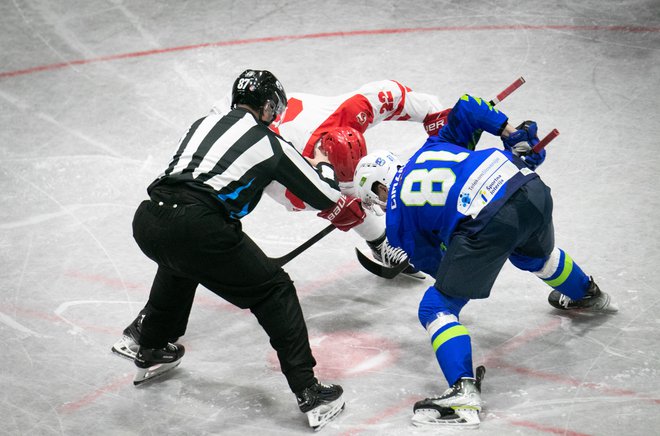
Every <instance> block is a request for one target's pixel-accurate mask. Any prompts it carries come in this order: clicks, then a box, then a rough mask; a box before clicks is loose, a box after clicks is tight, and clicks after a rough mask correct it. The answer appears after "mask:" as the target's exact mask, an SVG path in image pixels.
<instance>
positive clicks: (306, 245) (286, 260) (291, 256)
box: [272, 224, 336, 266]
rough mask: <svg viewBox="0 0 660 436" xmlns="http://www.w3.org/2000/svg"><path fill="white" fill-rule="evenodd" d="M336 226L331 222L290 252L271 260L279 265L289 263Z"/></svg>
mask: <svg viewBox="0 0 660 436" xmlns="http://www.w3.org/2000/svg"><path fill="white" fill-rule="evenodd" d="M334 229H336V227H335V226H334V225H333V224H330V225H328V226H327V227H326V228H324V229H323V230H321V231H320V232H318V233H317V234H315V235H314V236H312V237H311V238H309V239H308V240H307V241H305V242H303V243H302V244H301V245H300V246H299V247H297V248H295V249H294V250H292V251H291V252H290V253H287V254H285V255H284V256H282V257H277V258H273V259H272V260H273V262H275V263H276V264H278V265H279V266H284V265H286V264H287V263H289V262H290V261H291V260H292V259H294V258H295V257H297V256H298V255H299V254H300V253H302V252H303V251H305V250H307V249H308V248H309V247H311V246H312V245H314V244H316V243H317V242H318V241H320V240H321V239H323V238H324V237H325V235H327V234H328V233H330V232H332V231H333V230H334Z"/></svg>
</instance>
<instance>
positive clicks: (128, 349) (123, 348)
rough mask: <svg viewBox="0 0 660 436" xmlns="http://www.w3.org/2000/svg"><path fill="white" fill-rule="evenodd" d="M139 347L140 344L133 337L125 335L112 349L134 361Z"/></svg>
mask: <svg viewBox="0 0 660 436" xmlns="http://www.w3.org/2000/svg"><path fill="white" fill-rule="evenodd" d="M138 348H140V346H139V345H138V344H137V343H136V342H135V341H134V340H133V338H131V337H128V336H126V335H124V336H122V338H121V339H120V340H118V341H117V342H115V344H114V345H113V346H112V349H111V350H112V352H113V353H114V354H115V355H117V356H119V357H123V358H124V359H128V360H131V361H133V360H135V356H137V352H138Z"/></svg>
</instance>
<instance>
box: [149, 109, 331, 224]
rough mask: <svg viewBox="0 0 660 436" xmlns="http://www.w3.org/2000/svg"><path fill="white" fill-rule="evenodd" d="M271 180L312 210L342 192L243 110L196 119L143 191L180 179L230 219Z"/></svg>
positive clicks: (249, 207) (247, 210) (244, 211)
mask: <svg viewBox="0 0 660 436" xmlns="http://www.w3.org/2000/svg"><path fill="white" fill-rule="evenodd" d="M272 181H277V182H279V183H281V184H282V185H284V186H286V187H287V188H288V189H289V190H290V191H291V192H293V194H295V195H296V196H297V197H298V198H300V199H302V200H303V201H304V202H305V203H307V204H309V205H310V206H312V207H313V208H315V209H318V210H323V209H327V208H329V207H331V206H333V205H334V204H335V203H336V202H337V200H339V197H340V196H341V193H340V192H339V189H338V187H337V186H336V184H335V182H334V181H328V180H326V179H323V178H322V177H321V176H320V175H319V174H318V173H317V172H316V170H315V169H314V168H313V167H312V166H311V165H310V164H309V163H308V162H307V160H306V159H305V158H304V157H303V156H302V155H301V154H300V153H299V152H298V151H297V150H296V149H295V148H294V147H293V145H292V144H290V143H289V142H287V141H285V140H284V139H282V138H281V137H280V136H278V135H277V134H276V133H274V132H273V131H271V130H270V129H269V128H268V127H267V126H266V125H264V124H262V123H260V122H258V121H257V120H256V118H255V117H254V116H253V115H252V114H251V113H250V112H249V111H248V110H246V109H243V108H236V109H233V110H232V111H230V112H229V113H227V114H226V115H224V116H223V115H220V114H215V113H211V114H209V115H208V116H206V117H204V118H201V119H199V120H197V121H195V122H194V123H193V124H192V126H190V128H189V129H188V131H187V132H186V134H185V135H184V136H183V137H182V138H181V141H180V143H179V147H178V149H177V151H176V153H175V155H174V157H173V158H172V161H171V162H170V164H169V166H168V167H167V169H166V170H165V172H164V173H162V174H161V175H160V176H159V177H158V179H157V180H156V181H154V183H152V184H151V186H149V188H148V191H149V192H151V190H152V189H153V188H155V187H156V186H160V185H181V184H185V185H187V186H188V187H189V188H191V189H194V190H198V191H199V190H202V191H206V192H208V193H209V194H210V195H212V196H213V197H214V198H215V199H216V200H217V201H219V202H220V203H222V205H223V207H224V209H225V210H226V211H227V212H228V213H229V215H230V217H232V218H236V219H239V218H242V217H243V216H245V215H247V214H248V213H250V212H251V211H252V210H253V209H254V207H255V206H256V205H257V203H258V202H259V199H260V198H261V194H262V193H263V190H264V188H265V187H266V185H268V184H269V183H270V182H272Z"/></svg>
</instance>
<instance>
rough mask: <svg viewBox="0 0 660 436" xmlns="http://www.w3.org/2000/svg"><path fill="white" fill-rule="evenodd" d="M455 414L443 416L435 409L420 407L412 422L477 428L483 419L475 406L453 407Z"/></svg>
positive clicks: (419, 424) (423, 424)
mask: <svg viewBox="0 0 660 436" xmlns="http://www.w3.org/2000/svg"><path fill="white" fill-rule="evenodd" d="M453 409H454V414H452V415H447V416H441V415H440V413H439V412H438V411H437V410H435V409H418V410H417V411H416V412H415V414H414V415H413V417H412V424H413V425H414V426H417V427H424V426H429V427H454V428H464V429H477V428H479V424H481V420H480V419H479V411H478V410H476V409H473V408H457V407H453Z"/></svg>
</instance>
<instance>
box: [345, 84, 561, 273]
mask: <svg viewBox="0 0 660 436" xmlns="http://www.w3.org/2000/svg"><path fill="white" fill-rule="evenodd" d="M523 83H525V79H524V78H523V77H522V76H521V77H518V78H517V79H516V80H515V81H514V82H513V83H512V84H510V85H509V86H507V87H506V88H505V89H504V90H503V91H502V92H500V93H499V94H497V96H496V97H495V98H494V99H492V100H491V101H490V105H491V106H495V105H497V104H498V103H499V102H501V101H502V100H504V99H505V98H507V97H508V96H509V95H511V94H513V92H514V91H515V90H516V89H518V88H520V87H521V86H522V85H523ZM556 130H557V129H555V130H553V131H552V132H550V134H552V133H553V132H555V131H556ZM558 134H559V132H557V133H556V134H555V135H554V136H552V137H551V138H549V139H548V136H550V135H548V136H546V137H545V138H543V140H541V141H540V142H539V143H538V144H536V146H535V147H534V148H535V150H534V151H536V148H537V147H538V151H540V150H541V149H542V148H543V147H545V146H546V145H547V144H548V142H550V141H552V140H553V139H554V137H555V136H557V135H558ZM546 139H548V140H547V142H545V144H542V143H543V142H544V141H546ZM539 146H541V147H539ZM538 151H536V152H538ZM355 253H356V254H357V258H358V262H360V264H361V265H362V266H363V267H364V268H365V269H366V270H367V271H369V272H370V273H372V274H375V275H377V276H378V277H382V278H384V279H393V278H394V277H396V276H397V275H399V273H401V272H402V271H403V270H405V269H406V268H407V267H409V266H410V262H408V259H406V260H405V261H403V262H401V263H400V264H398V265H395V266H392V267H389V266H385V265H383V264H381V263H379V262H376V261H374V260H371V259H370V258H368V257H367V256H366V255H364V254H363V253H362V252H361V251H360V250H358V249H357V247H356V248H355Z"/></svg>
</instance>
